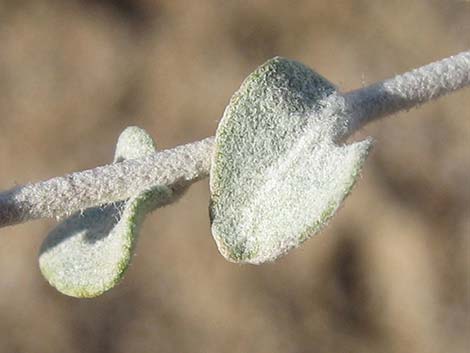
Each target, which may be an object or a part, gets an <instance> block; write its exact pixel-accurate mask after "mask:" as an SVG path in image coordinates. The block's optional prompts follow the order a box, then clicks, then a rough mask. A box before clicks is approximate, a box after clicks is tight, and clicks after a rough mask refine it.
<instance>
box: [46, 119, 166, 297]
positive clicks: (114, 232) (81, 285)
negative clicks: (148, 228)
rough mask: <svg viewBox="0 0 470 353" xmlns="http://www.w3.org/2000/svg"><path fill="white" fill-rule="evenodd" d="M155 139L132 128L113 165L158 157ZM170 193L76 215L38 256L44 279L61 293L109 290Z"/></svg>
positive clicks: (157, 191)
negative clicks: (142, 227) (144, 223)
mask: <svg viewBox="0 0 470 353" xmlns="http://www.w3.org/2000/svg"><path fill="white" fill-rule="evenodd" d="M155 150H156V148H155V145H154V142H153V140H152V138H151V137H150V136H149V135H148V134H147V133H146V132H145V131H144V130H142V129H140V128H137V127H128V128H127V129H126V130H124V131H123V132H122V134H121V135H120V137H119V140H118V143H117V146H116V152H115V157H114V162H115V163H116V162H120V161H123V160H126V159H134V158H139V157H143V156H146V155H149V154H152V153H154V152H155ZM171 194H172V192H171V190H170V189H169V188H167V187H165V186H155V187H153V188H151V189H149V190H146V191H144V192H141V193H138V194H137V195H135V196H134V197H132V198H130V199H128V200H125V201H120V202H115V203H110V204H105V205H103V206H102V207H95V208H89V209H87V210H85V211H83V212H79V213H76V214H74V215H72V216H71V217H69V218H68V219H66V220H65V221H63V222H62V223H60V224H59V225H58V226H57V227H56V228H54V229H53V230H52V231H51V232H50V233H49V235H48V236H47V238H46V239H45V241H44V243H43V245H42V247H41V250H40V256H39V266H40V269H41V272H42V274H43V275H44V277H45V278H46V279H47V280H48V281H49V283H50V284H51V285H52V286H54V287H55V288H57V290H59V291H60V292H62V293H64V294H66V295H70V296H73V297H80V298H84V297H95V296H98V295H100V294H102V293H103V292H105V291H107V290H109V289H111V288H112V287H114V286H115V285H116V284H117V283H119V281H120V279H121V278H122V277H123V275H124V272H125V271H126V269H127V268H128V267H129V263H130V260H131V256H132V253H133V250H134V247H135V243H136V241H137V235H138V232H139V227H140V224H141V223H142V221H143V219H144V217H145V215H146V214H147V213H148V212H149V211H151V210H153V209H154V208H156V207H157V206H158V205H160V204H162V203H164V202H166V201H167V200H168V199H169V198H170V197H171Z"/></svg>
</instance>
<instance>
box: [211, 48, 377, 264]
mask: <svg viewBox="0 0 470 353" xmlns="http://www.w3.org/2000/svg"><path fill="white" fill-rule="evenodd" d="M342 104H343V100H342V97H341V95H339V94H338V93H337V92H336V89H335V87H334V86H333V85H332V84H331V83H329V82H328V81H327V80H326V79H325V78H323V77H322V76H320V75H319V74H317V73H315V72H313V71H312V70H310V69H309V68H307V67H305V66H304V65H302V64H300V63H298V62H295V61H291V60H287V59H284V58H279V57H276V58H273V59H271V60H269V61H268V62H266V63H265V64H264V65H262V66H260V67H259V68H258V69H256V70H255V72H253V73H252V74H251V75H249V76H248V78H247V79H246V80H245V81H244V82H243V84H242V86H241V87H240V89H239V90H238V91H237V92H236V93H235V94H234V96H233V97H232V99H231V101H230V103H229V105H228V107H227V108H226V110H225V113H224V115H223V117H222V119H221V121H220V123H219V126H218V129H217V133H216V138H215V149H214V154H213V160H212V166H211V171H210V189H211V203H210V215H211V223H212V234H213V236H214V239H215V241H216V243H217V246H218V248H219V251H220V252H221V253H222V255H223V256H224V257H226V258H227V259H228V260H230V261H234V262H248V263H254V264H258V263H263V262H266V261H272V260H274V259H276V258H278V257H279V256H281V255H282V254H285V253H286V252H287V251H288V250H289V249H291V248H294V247H296V246H298V245H299V244H301V243H302V242H303V241H305V240H306V239H308V238H309V237H310V236H312V235H313V234H315V233H316V232H318V231H319V230H320V229H321V228H322V227H323V226H324V225H325V224H326V223H327V221H328V220H329V219H330V218H331V216H332V215H333V214H334V213H335V212H336V210H337V209H338V207H339V206H340V205H341V203H342V202H343V200H344V198H345V197H346V196H347V195H348V194H349V192H350V191H351V188H352V187H353V185H354V183H355V181H356V179H357V177H358V175H359V173H360V169H361V166H362V164H363V162H364V160H365V159H366V157H367V155H368V152H369V150H370V148H371V146H372V141H371V140H370V139H367V140H365V141H362V142H357V143H353V144H350V145H342V146H340V145H337V144H336V143H335V137H336V136H339V135H341V132H342V131H343V129H345V121H346V120H345V119H344V117H345V115H344V113H343V112H344V109H342V107H343V105H342Z"/></svg>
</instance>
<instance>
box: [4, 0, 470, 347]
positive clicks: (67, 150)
mask: <svg viewBox="0 0 470 353" xmlns="http://www.w3.org/2000/svg"><path fill="white" fill-rule="evenodd" d="M469 33H470V2H469V1H465V0H446V1H440V0H428V1H424V0H422V1H419V0H418V1H407V2H403V1H365V0H363V1H332V0H327V1H326V0H325V1H323V0H318V1H313V0H310V1H309V0H303V1H302V0H300V1H290V2H287V1H264V0H257V1H221V0H205V1H175V0H173V1H171V0H161V1H151V0H122V1H111V0H102V1H98V0H81V1H79V0H76V1H72V0H70V1H59V0H57V1H54V0H41V1H39V0H38V1H27V0H11V1H6V0H0V161H1V168H0V189H2V190H5V189H9V188H11V187H14V186H15V185H18V184H23V183H26V182H29V181H38V180H42V179H47V178H50V177H53V176H56V175H63V174H65V173H69V172H73V171H77V170H83V169H87V168H92V167H95V166H97V165H102V164H106V163H109V162H111V160H112V157H113V150H114V144H115V142H116V139H117V137H118V135H119V133H120V132H121V131H122V130H123V129H124V128H125V127H126V126H129V125H138V126H140V127H143V128H145V129H146V130H147V131H149V132H150V133H151V134H152V135H153V136H154V138H155V139H156V141H157V144H158V146H159V147H160V148H162V149H163V148H170V147H173V146H176V145H178V144H182V143H187V142H191V141H194V140H199V139H201V138H203V137H206V136H210V135H213V134H214V132H215V129H216V126H217V122H218V119H219V118H220V117H221V115H222V112H223V110H224V107H225V105H226V104H227V102H228V100H229V98H230V96H231V95H232V94H233V92H234V91H235V90H236V89H237V88H238V87H239V85H240V83H241V81H242V80H243V79H244V78H245V77H246V76H247V75H248V74H249V73H250V72H251V71H252V70H254V69H255V67H257V66H258V65H260V64H261V63H263V62H264V61H266V60H267V59H268V58H270V57H272V56H275V55H282V56H285V57H289V58H292V59H297V60H299V61H302V62H304V63H305V64H307V65H308V66H310V67H312V68H314V69H315V70H317V71H318V72H320V73H321V74H322V75H324V76H325V77H327V78H328V79H329V80H330V81H332V82H334V83H335V84H337V85H338V87H339V88H340V89H341V90H343V91H348V90H351V89H354V88H358V87H361V86H363V85H367V84H370V83H373V82H375V81H378V80H382V79H385V78H387V77H390V76H393V75H394V74H397V73H400V72H404V71H406V70H409V69H411V68H413V67H416V66H420V65H423V64H427V63H429V62H431V61H435V60H438V59H440V58H443V57H446V56H449V55H452V54H456V53H458V52H460V51H463V50H468V49H469V48H470V36H469ZM369 135H370V136H373V137H375V138H376V140H377V143H376V146H375V148H374V150H373V153H372V155H371V156H370V159H369V160H368V162H367V163H366V165H365V168H364V170H363V177H362V179H361V180H360V181H359V183H358V185H357V186H356V188H355V190H354V192H353V193H352V195H351V196H350V197H349V198H348V200H347V201H346V204H345V206H344V207H343V208H342V210H341V211H340V212H339V214H338V215H337V216H336V217H335V218H334V219H333V220H332V222H331V224H330V225H329V226H328V227H327V229H326V230H324V231H323V232H322V233H321V234H318V235H317V236H315V237H313V238H312V239H311V240H309V241H308V242H307V243H305V244H304V246H302V247H301V248H300V249H297V250H294V251H292V252H290V253H289V254H288V255H287V256H285V257H284V258H282V259H280V260H279V261H277V262H275V263H273V264H267V265H262V266H250V265H236V264H232V263H228V262H226V261H225V260H224V259H223V258H222V256H220V255H219V253H218V251H217V248H216V246H215V243H214V241H213V240H212V237H211V234H210V227H209V218H208V210H207V207H208V182H207V180H204V181H202V182H199V183H197V184H195V185H194V186H193V187H191V189H190V191H189V192H188V193H187V195H185V197H183V198H182V199H181V200H180V201H179V202H178V203H177V204H174V205H171V206H169V207H166V208H164V209H161V210H158V211H157V212H155V213H154V214H152V215H151V216H150V217H148V219H147V221H146V223H145V225H144V227H143V229H142V232H141V238H140V240H139V244H138V246H137V249H136V256H135V258H134V260H133V263H132V265H131V267H130V269H129V271H128V272H127V275H126V277H125V278H124V280H123V282H122V283H121V284H120V285H119V286H118V287H116V288H114V289H113V290H111V291H110V292H108V293H106V294H104V295H103V296H101V297H99V298H96V299H91V300H84V299H82V300H79V299H74V298H69V297H66V296H64V295H62V294H60V293H58V292H57V291H56V290H55V289H54V288H52V287H50V286H49V285H48V284H47V283H46V281H45V280H44V279H43V278H42V276H41V274H40V272H39V269H38V265H37V254H38V250H39V246H40V244H41V242H42V240H43V238H44V237H45V235H46V234H47V232H48V230H49V229H51V227H52V226H53V225H54V224H55V222H54V221H53V220H41V221H35V222H30V223H26V224H23V225H20V226H16V227H9V228H3V229H0V241H1V243H0V268H1V276H0V313H1V314H0V352H9V353H14V352H42V353H46V352H69V353H74V352H77V353H78V352H88V353H94V352H102V353H106V352H270V353H276V352H293V353H297V352H298V353H301V352H320V353H321V352H325V353H326V352H364V353H367V352H371V353H372V352H394V353H395V352H397V353H398V352H414V353H429V352H459V353H460V352H462V353H463V352H469V351H470V336H469V332H470V187H469V184H468V182H469V180H470V142H469V141H470V91H469V90H468V89H467V90H463V91H460V92H458V93H456V94H453V95H452V96H449V97H445V98H442V99H441V100H439V101H437V102H433V103H430V104H427V105H426V106H424V107H422V108H420V109H418V110H413V111H410V112H408V113H401V114H398V115H397V116H394V117H391V118H388V119H385V120H383V121H381V122H378V123H374V124H372V125H370V126H367V127H366V128H365V129H364V130H363V131H361V132H360V133H358V134H356V136H354V137H353V138H354V139H361V138H363V137H365V136H369Z"/></svg>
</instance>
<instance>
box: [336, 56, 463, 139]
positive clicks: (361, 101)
mask: <svg viewBox="0 0 470 353" xmlns="http://www.w3.org/2000/svg"><path fill="white" fill-rule="evenodd" d="M468 85H470V51H466V52H462V53H460V54H457V55H455V56H451V57H449V58H446V59H443V60H440V61H436V62H434V63H431V64H428V65H426V66H422V67H420V68H417V69H415V70H412V71H410V72H406V73H404V74H401V75H397V76H395V77H393V78H391V79H388V80H385V81H382V82H378V83H375V84H372V85H370V86H368V87H364V88H360V89H357V90H355V91H351V92H349V93H346V94H345V95H344V98H345V101H346V112H347V115H349V124H348V129H349V131H348V133H347V134H348V135H351V134H353V133H354V132H355V131H357V130H359V129H360V128H361V127H362V126H364V125H365V124H367V123H369V122H371V121H374V120H376V119H379V118H382V117H384V116H387V115H391V114H394V113H397V112H399V111H401V110H409V109H411V108H414V107H417V106H419V105H421V104H423V103H425V102H428V101H431V100H433V99H436V98H438V97H441V96H443V95H446V94H448V93H451V92H453V91H456V90H458V89H460V88H463V87H465V86H468Z"/></svg>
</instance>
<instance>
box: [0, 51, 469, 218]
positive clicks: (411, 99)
mask: <svg viewBox="0 0 470 353" xmlns="http://www.w3.org/2000/svg"><path fill="white" fill-rule="evenodd" d="M468 85H470V51H467V52H463V53H460V54H458V55H455V56H453V57H449V58H447V59H444V60H441V61H438V62H435V63H432V64H429V65H426V66H423V67H421V68H418V69H415V70H413V71H410V72H407V73H405V74H402V75H398V76H396V77H394V78H391V79H389V80H385V81H383V82H379V83H376V84H373V85H371V86H368V87H365V88H361V89H358V90H355V91H352V92H349V93H346V94H344V95H343V96H344V98H345V103H346V106H345V111H346V113H347V116H348V119H349V120H348V122H347V125H348V130H347V132H346V135H351V134H352V133H354V132H355V131H357V130H358V129H359V128H361V127H362V126H363V125H365V124H366V123H368V122H370V121H373V120H375V119H378V118H381V117H384V116H387V115H390V114H393V113H396V112H398V111H400V110H406V109H410V108H412V107H416V106H418V105H420V104H422V103H424V102H427V101H430V100H432V99H435V98H437V97H440V96H443V95H445V94H448V93H450V92H452V91H455V90H458V89H460V88H463V87H465V86H468ZM213 144H214V138H213V137H209V138H206V139H204V140H201V141H197V142H193V143H190V144H187V145H182V146H178V147H176V148H174V149H170V150H165V151H162V152H158V153H156V154H154V155H151V156H149V157H145V158H142V159H135V160H130V161H124V162H121V163H116V164H110V165H106V166H102V167H98V168H95V169H90V170H85V171H82V172H77V173H73V174H69V175H66V176H62V177H56V178H52V179H49V180H47V181H43V182H38V183H34V184H26V185H23V186H18V187H16V188H14V189H11V190H8V191H5V192H2V193H0V227H1V226H7V225H12V224H17V223H21V222H25V221H27V220H33V219H38V218H45V217H60V216H64V215H68V214H71V213H73V212H76V211H79V210H82V209H85V208H88V207H93V206H98V205H100V204H104V203H108V202H113V201H118V200H123V199H126V198H129V197H131V196H132V195H133V194H135V193H136V192H137V191H140V190H143V189H146V188H148V187H150V186H153V185H155V184H157V183H158V184H162V185H167V186H170V187H172V188H173V189H180V188H184V187H187V186H188V185H190V184H192V183H194V182H195V181H197V180H200V179H202V178H205V177H207V176H208V174H209V169H210V162H211V155H212V148H213ZM176 191H178V190H176Z"/></svg>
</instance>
